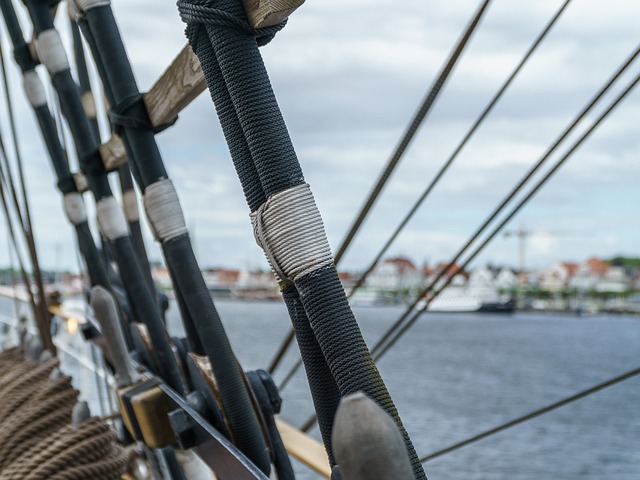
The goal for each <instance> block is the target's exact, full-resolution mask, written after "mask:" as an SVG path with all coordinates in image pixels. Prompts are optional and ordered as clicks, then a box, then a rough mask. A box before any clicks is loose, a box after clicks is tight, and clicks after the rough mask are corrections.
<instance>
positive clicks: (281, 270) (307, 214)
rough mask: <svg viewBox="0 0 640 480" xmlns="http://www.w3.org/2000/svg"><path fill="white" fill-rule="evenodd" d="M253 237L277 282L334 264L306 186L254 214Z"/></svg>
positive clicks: (279, 195) (275, 198)
mask: <svg viewBox="0 0 640 480" xmlns="http://www.w3.org/2000/svg"><path fill="white" fill-rule="evenodd" d="M251 224H252V225H253V233H254V235H255V237H256V241H257V242H258V245H260V246H261V247H262V249H263V250H264V252H265V255H266V256H267V260H268V261H269V264H270V265H271V268H272V269H273V271H274V273H275V275H276V277H277V278H278V281H283V280H290V281H293V280H295V279H296V278H298V277H303V276H305V275H307V274H308V273H310V272H312V271H314V270H317V269H319V268H322V267H325V266H327V265H331V264H333V255H332V254H331V248H330V247H329V242H328V240H327V236H326V234H325V231H324V224H323V223H322V217H321V216H320V211H319V210H318V207H317V206H316V202H315V200H314V198H313V194H312V193H311V189H310V188H309V185H308V184H306V183H304V184H302V185H297V186H295V187H292V188H289V189H287V190H284V191H282V192H278V193H276V194H275V195H272V196H271V197H269V198H268V199H267V201H266V202H265V203H263V204H262V205H261V206H260V208H258V210H256V211H255V212H253V213H252V214H251Z"/></svg>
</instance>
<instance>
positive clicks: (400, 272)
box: [366, 257, 422, 291]
mask: <svg viewBox="0 0 640 480" xmlns="http://www.w3.org/2000/svg"><path fill="white" fill-rule="evenodd" d="M421 284H422V274H421V272H420V271H419V270H418V268H417V267H416V266H415V265H414V263H413V262H412V261H411V260H409V259H408V258H405V257H395V258H388V259H386V260H384V261H383V262H382V263H381V264H380V265H378V266H377V267H376V268H375V269H374V270H373V271H372V272H371V273H370V274H369V276H368V278H367V281H366V286H367V287H369V288H373V289H379V290H388V291H399V290H406V289H414V288H418V287H419V286H420V285H421Z"/></svg>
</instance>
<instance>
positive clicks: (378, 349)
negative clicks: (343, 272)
mask: <svg viewBox="0 0 640 480" xmlns="http://www.w3.org/2000/svg"><path fill="white" fill-rule="evenodd" d="M638 54H640V46H638V47H637V48H636V50H635V52H634V53H633V54H632V55H631V57H629V58H628V59H627V60H626V62H625V63H624V64H623V65H622V66H621V67H620V68H619V69H618V71H617V72H616V73H615V74H614V76H613V77H611V78H610V79H609V81H608V82H607V84H606V85H605V86H604V87H603V88H602V89H601V90H600V91H599V92H598V94H597V95H596V96H595V97H594V98H593V99H592V100H591V101H590V103H589V104H588V105H587V107H585V109H584V110H583V111H582V112H581V113H580V114H579V115H578V116H577V117H576V118H575V119H574V121H573V122H572V123H571V125H570V126H569V127H568V128H567V129H566V130H565V131H564V132H563V134H562V135H560V137H559V138H558V139H557V140H556V141H555V142H554V144H553V145H552V146H551V147H550V148H549V150H548V151H547V153H546V154H545V155H544V156H543V157H542V158H541V159H540V160H539V161H538V163H537V164H536V165H535V166H534V167H533V168H532V169H531V170H530V171H529V172H528V173H527V175H525V177H524V178H523V179H522V180H521V181H520V182H519V184H518V185H517V186H516V187H515V188H514V189H513V190H512V191H511V193H510V194H509V195H507V197H506V198H505V199H504V200H503V201H502V202H501V203H500V205H499V206H498V207H497V208H496V209H495V210H494V211H493V213H492V214H491V215H490V216H489V217H488V218H487V219H486V220H485V222H484V223H483V224H482V225H481V226H480V228H478V230H476V232H475V233H474V235H473V236H472V237H471V238H470V239H469V241H467V243H466V244H465V245H464V246H463V247H462V248H461V249H460V250H459V251H458V253H457V254H456V255H455V257H454V258H453V260H452V261H451V262H449V265H448V266H447V267H445V268H444V269H442V270H441V272H440V274H438V275H437V277H436V278H435V279H434V280H433V281H432V282H431V283H430V284H429V286H427V288H425V289H424V290H423V291H422V293H421V294H420V295H418V297H417V298H416V300H415V301H414V302H413V303H412V305H411V306H410V307H409V308H407V310H406V311H405V313H404V314H403V315H402V316H401V317H400V318H399V319H398V320H397V321H396V322H395V323H394V324H393V325H392V327H391V328H389V330H387V332H386V333H385V334H384V335H383V337H382V338H381V339H380V340H379V341H378V342H377V343H376V345H375V346H374V347H373V349H372V352H373V353H374V358H376V359H377V358H380V357H381V356H382V355H383V354H384V352H386V351H387V350H388V349H389V347H390V346H391V345H393V344H394V343H395V342H396V341H397V339H398V338H400V336H401V335H402V334H403V333H404V332H405V331H406V330H407V329H408V328H409V327H410V326H411V325H412V324H413V323H415V321H416V320H417V319H418V317H419V316H420V315H421V314H422V313H423V312H424V311H425V310H426V309H427V308H428V306H429V303H430V302H431V301H432V300H433V299H434V298H435V297H436V296H437V295H438V294H439V293H440V292H442V290H444V288H446V286H447V285H448V284H449V283H450V282H451V281H452V280H453V277H454V276H455V275H454V274H452V275H450V276H449V278H448V279H447V280H446V282H445V284H444V285H443V286H442V287H440V288H439V290H438V291H437V292H434V295H433V296H432V297H431V299H429V300H428V301H427V302H426V303H425V305H424V306H423V307H422V308H420V309H419V310H418V311H417V312H416V313H415V314H414V316H413V317H412V318H411V319H410V320H409V321H408V322H407V324H406V325H404V326H401V324H402V322H403V321H404V319H406V318H407V316H408V315H409V314H410V313H411V312H412V311H413V310H414V308H416V306H417V304H418V302H419V301H420V300H421V299H422V298H423V297H424V296H425V295H426V294H427V293H429V292H430V291H431V290H432V289H433V288H434V287H435V286H436V285H437V283H438V282H439V281H440V279H441V278H442V277H443V276H444V275H445V274H446V273H447V272H449V271H450V270H451V269H452V268H455V266H456V262H457V261H458V259H459V258H460V257H461V256H462V255H463V254H464V252H466V250H467V249H468V248H469V247H470V246H471V244H472V243H473V242H474V241H475V240H476V239H477V238H478V237H479V236H480V235H481V233H482V232H484V230H485V229H486V228H487V227H488V226H489V224H490V223H491V222H492V221H493V220H494V219H495V218H496V217H497V216H498V214H499V213H500V212H501V211H502V210H503V209H504V208H505V207H506V205H507V203H508V202H510V201H511V200H512V199H513V197H514V196H515V195H516V194H517V193H518V192H519V191H520V190H521V189H522V188H523V187H524V186H525V184H526V182H528V181H529V179H530V178H531V177H532V176H533V174H534V173H535V172H536V171H537V170H538V169H539V168H540V167H541V166H542V165H543V164H544V163H545V162H546V160H548V159H549V157H550V156H551V154H552V153H553V152H554V151H555V150H556V149H557V148H558V146H559V145H560V143H561V142H562V141H564V140H565V139H566V138H567V136H568V135H569V134H570V133H571V132H572V131H573V129H574V128H575V127H576V126H577V124H578V123H579V122H580V121H581V120H582V119H583V118H584V117H585V116H586V115H587V113H589V111H590V110H591V109H592V108H593V107H594V106H595V104H596V103H597V102H598V101H599V100H600V99H601V98H602V96H604V94H605V93H606V92H607V91H608V90H609V89H610V88H611V86H612V85H613V83H614V82H615V81H616V80H617V79H618V78H619V77H620V75H622V73H624V72H625V71H626V70H627V69H628V68H629V66H630V65H631V64H632V63H633V61H634V60H635V59H636V58H637V56H638ZM637 81H638V79H637V78H636V80H635V82H632V83H631V85H629V87H628V88H627V89H626V90H625V91H624V92H623V93H622V94H621V95H620V96H618V97H617V99H616V100H615V101H614V103H612V104H611V105H610V106H609V108H608V109H607V110H606V111H605V112H604V113H603V114H602V115H601V116H600V117H599V118H598V120H597V121H596V122H594V123H593V124H592V126H591V127H590V128H589V130H587V132H585V133H584V134H583V136H582V137H580V139H579V140H578V141H576V143H574V145H573V146H572V147H571V148H570V150H569V151H568V152H567V153H566V154H565V155H564V156H563V157H562V158H561V159H560V160H558V161H557V162H556V164H555V165H554V166H553V167H552V168H551V169H550V170H549V171H548V172H547V173H546V174H545V176H544V177H543V178H542V179H540V180H539V181H538V183H537V184H536V185H535V186H534V187H533V189H532V190H531V191H530V192H529V193H528V194H527V195H526V196H525V197H524V198H523V199H522V200H521V201H520V202H519V203H518V204H517V205H516V206H515V207H514V208H513V209H512V211H511V212H510V213H509V215H508V216H507V217H506V218H505V219H504V220H502V221H501V222H500V224H499V225H498V226H497V227H495V228H494V230H493V232H492V233H491V234H490V235H489V237H488V238H487V239H485V240H484V241H483V243H482V244H481V245H480V246H479V247H478V248H476V250H475V251H474V252H473V254H472V255H471V256H470V257H469V258H468V259H467V260H465V262H464V263H463V265H462V266H461V267H460V268H461V269H463V268H464V267H465V266H466V265H467V264H468V263H469V262H470V261H471V260H473V258H475V257H476V256H477V255H478V254H479V253H480V251H481V250H482V249H483V248H484V247H485V246H486V245H487V244H488V243H489V241H490V240H491V239H492V238H493V237H494V236H495V235H497V233H498V232H499V231H500V229H501V228H502V227H503V226H504V225H506V223H507V222H508V221H509V220H511V218H512V217H513V216H515V214H516V213H517V212H518V211H519V210H520V209H521V208H522V207H523V206H524V205H525V204H526V202H527V201H528V200H529V199H530V198H531V197H532V196H533V195H534V194H535V193H536V192H537V191H538V189H540V188H541V187H542V185H543V184H544V183H545V182H546V181H547V180H548V179H549V178H550V177H551V176H552V175H553V174H554V173H555V171H556V170H557V169H558V168H559V167H560V166H561V165H562V164H563V163H564V162H565V161H566V160H567V158H569V156H570V155H571V154H572V153H573V152H574V151H575V150H576V149H577V148H578V146H580V144H581V143H582V142H583V141H584V140H585V139H586V138H587V137H588V136H589V135H590V133H591V132H592V131H593V130H594V129H595V128H596V127H597V126H598V125H599V124H600V122H601V121H602V120H604V118H606V116H607V115H608V114H609V112H610V111H611V110H612V109H613V108H614V107H615V106H617V104H618V103H619V102H620V101H621V100H622V99H623V98H624V97H625V96H626V95H627V94H628V93H629V92H630V91H631V89H632V88H633V87H634V86H635V85H636V82H637ZM394 331H397V333H395V334H394V333H393V332H394ZM391 335H394V336H393V338H391V340H389V338H390V337H391ZM385 342H387V345H384V344H385Z"/></svg>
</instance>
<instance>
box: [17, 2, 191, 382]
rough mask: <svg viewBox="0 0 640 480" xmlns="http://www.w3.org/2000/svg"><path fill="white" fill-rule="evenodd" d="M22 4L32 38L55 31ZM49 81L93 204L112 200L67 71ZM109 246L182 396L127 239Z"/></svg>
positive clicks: (37, 5)
mask: <svg viewBox="0 0 640 480" xmlns="http://www.w3.org/2000/svg"><path fill="white" fill-rule="evenodd" d="M25 3H26V5H27V8H28V10H29V15H30V17H31V20H32V22H33V26H34V36H36V37H37V36H38V35H40V34H41V33H42V32H43V31H45V30H51V29H54V28H55V27H54V24H53V18H52V15H51V11H50V9H49V6H48V5H46V4H44V3H42V2H40V1H36V0H30V1H27V2H25ZM51 81H52V83H53V86H54V88H55V89H56V92H57V93H58V96H59V98H60V99H61V105H60V106H61V108H62V113H63V115H64V116H65V118H66V120H67V123H68V125H69V128H70V130H71V133H72V136H73V139H74V142H75V145H76V151H77V153H78V159H79V161H80V164H81V168H82V170H83V172H84V173H85V176H86V178H87V182H88V184H89V188H90V189H91V192H92V193H93V196H94V198H95V200H96V202H98V201H100V200H104V199H109V198H112V197H113V194H112V191H111V186H110V184H109V179H108V178H107V175H106V172H103V170H104V165H103V163H102V159H101V157H100V153H99V151H98V144H97V141H96V139H95V137H94V135H93V132H92V130H91V125H90V123H89V121H88V119H87V116H86V114H85V112H84V109H83V106H82V101H81V98H80V92H79V89H78V86H77V84H76V83H75V81H74V80H73V78H72V76H71V71H70V69H69V68H64V69H60V70H58V71H56V72H55V73H54V74H53V75H52V76H51ZM110 244H111V247H112V251H113V254H114V257H115V260H116V263H117V264H118V268H119V272H120V275H121V277H122V280H123V282H124V286H125V288H126V290H127V293H128V295H129V298H130V299H131V301H132V306H133V309H134V311H135V313H136V316H137V318H139V319H140V320H141V321H143V322H144V323H145V324H146V325H147V326H148V332H149V337H150V340H151V343H152V345H153V348H154V353H155V358H156V359H157V367H158V370H159V372H160V375H161V376H162V377H163V378H164V379H165V380H166V382H167V383H168V384H169V385H170V386H171V387H172V388H174V389H175V390H176V391H178V392H180V393H182V394H184V393H185V388H186V385H185V382H184V380H183V378H182V375H181V373H180V370H179V368H178V365H177V362H176V358H175V356H174V354H173V350H172V348H171V343H170V339H169V335H168V333H167V331H166V329H165V328H164V323H163V321H162V317H161V315H160V310H159V309H158V305H157V303H156V298H155V295H154V294H153V293H152V292H151V291H150V290H149V288H148V286H147V283H146V281H145V280H144V277H143V275H142V272H141V269H140V264H139V262H138V259H137V256H136V254H135V252H134V250H133V246H132V243H131V237H130V235H128V234H126V235H123V236H120V237H118V238H116V239H114V240H112V241H111V242H110Z"/></svg>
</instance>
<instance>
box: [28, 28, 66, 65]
mask: <svg viewBox="0 0 640 480" xmlns="http://www.w3.org/2000/svg"><path fill="white" fill-rule="evenodd" d="M36 50H37V51H38V58H39V59H40V61H41V62H42V64H43V65H44V66H45V67H47V71H48V72H49V74H50V75H54V74H56V73H58V72H62V71H64V70H69V68H70V67H69V59H68V58H67V53H66V52H65V50H64V47H63V46H62V40H61V39H60V34H59V33H58V31H57V30H55V29H53V28H52V29H49V30H45V31H44V32H41V33H40V35H38V37H37V38H36Z"/></svg>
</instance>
